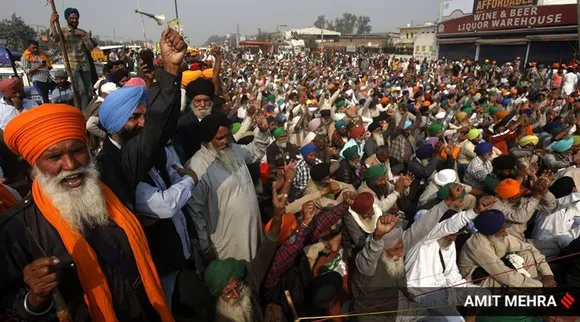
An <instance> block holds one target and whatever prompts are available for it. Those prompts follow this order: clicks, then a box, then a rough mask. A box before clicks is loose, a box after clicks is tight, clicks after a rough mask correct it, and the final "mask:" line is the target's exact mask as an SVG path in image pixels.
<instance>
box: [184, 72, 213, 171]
mask: <svg viewBox="0 0 580 322" xmlns="http://www.w3.org/2000/svg"><path fill="white" fill-rule="evenodd" d="M185 92H186V95H187V99H189V100H191V110H192V112H191V113H188V112H185V113H182V114H181V116H180V117H179V122H178V123H177V129H176V135H175V147H176V150H177V152H178V153H179V160H180V161H181V163H185V162H186V161H187V160H189V159H190V158H191V157H192V156H193V155H194V154H195V153H196V152H197V151H198V150H199V149H200V148H201V143H202V142H201V135H202V133H201V131H202V130H201V121H202V120H203V119H204V118H205V117H206V116H208V115H210V114H211V112H212V108H213V99H214V97H215V87H214V84H213V82H212V81H211V80H210V79H203V78H198V79H196V80H194V81H192V82H190V83H189V84H187V87H186V89H185Z"/></svg>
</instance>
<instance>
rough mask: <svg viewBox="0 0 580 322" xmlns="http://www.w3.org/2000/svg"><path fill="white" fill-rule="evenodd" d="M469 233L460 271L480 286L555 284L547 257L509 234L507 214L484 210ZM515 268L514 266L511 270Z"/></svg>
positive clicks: (462, 254)
mask: <svg viewBox="0 0 580 322" xmlns="http://www.w3.org/2000/svg"><path fill="white" fill-rule="evenodd" d="M473 223H474V225H475V228H476V229H477V230H478V232H477V233H475V234H473V235H471V237H469V239H468V240H467V242H466V243H465V245H463V248H462V249H461V253H460V254H459V257H458V259H459V263H458V267H459V272H460V273H461V276H463V277H464V278H465V279H466V280H476V281H475V283H476V284H479V285H480V286H482V287H502V286H508V287H518V288H519V287H530V288H542V287H555V286H556V282H555V280H554V274H553V273H552V270H551V269H550V265H548V263H547V262H546V258H545V257H544V255H542V254H541V253H540V252H539V251H538V249H537V248H536V247H534V245H532V244H530V243H528V242H527V241H526V240H520V239H518V238H517V237H515V236H513V235H512V234H511V233H509V234H508V231H507V230H506V215H505V214H504V213H503V212H502V211H500V210H497V209H493V207H492V209H490V210H486V211H483V212H481V213H480V214H479V216H477V218H475V219H474V220H473ZM514 268H516V269H514Z"/></svg>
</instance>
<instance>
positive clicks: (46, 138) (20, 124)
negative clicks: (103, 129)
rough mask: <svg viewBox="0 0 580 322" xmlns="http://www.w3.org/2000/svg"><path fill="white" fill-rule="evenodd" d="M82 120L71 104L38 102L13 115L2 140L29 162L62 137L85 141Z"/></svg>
mask: <svg viewBox="0 0 580 322" xmlns="http://www.w3.org/2000/svg"><path fill="white" fill-rule="evenodd" d="M86 122H87V121H86V119H85V117H84V115H83V113H82V112H81V111H80V110H79V109H78V108H75V107H72V106H70V105H66V104H42V105H40V106H38V107H35V108H33V109H31V110H29V111H26V112H23V113H21V114H19V115H18V116H16V117H15V118H14V119H12V121H10V122H9V123H8V125H6V129H5V130H4V141H5V142H6V145H7V146H8V148H10V150H12V151H14V153H16V154H18V155H20V156H21V157H23V158H24V159H25V160H26V161H27V162H28V163H29V164H30V165H34V164H35V163H36V160H38V158H39V157H40V156H41V155H42V153H44V151H46V149H48V148H50V147H51V146H53V145H55V144H57V143H59V142H62V141H65V140H80V141H82V142H83V143H85V144H86V143H87V134H86V131H87V128H86Z"/></svg>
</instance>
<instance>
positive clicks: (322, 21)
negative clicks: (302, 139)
mask: <svg viewBox="0 0 580 322" xmlns="http://www.w3.org/2000/svg"><path fill="white" fill-rule="evenodd" d="M324 25H326V19H325V17H324V15H322V16H318V18H316V21H315V22H314V27H316V28H320V29H324Z"/></svg>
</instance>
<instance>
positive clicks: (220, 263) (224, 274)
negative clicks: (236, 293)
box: [205, 258, 246, 297]
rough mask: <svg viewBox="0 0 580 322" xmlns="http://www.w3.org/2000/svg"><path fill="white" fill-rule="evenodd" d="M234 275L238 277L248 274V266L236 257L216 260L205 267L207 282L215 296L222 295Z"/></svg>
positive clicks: (241, 277)
mask: <svg viewBox="0 0 580 322" xmlns="http://www.w3.org/2000/svg"><path fill="white" fill-rule="evenodd" d="M232 276H234V277H236V278H238V279H243V278H244V277H245V276H246V267H245V266H244V264H242V263H241V262H240V261H238V260H236V259H235V258H227V259H223V260H219V259H218V260H214V261H213V262H211V263H209V265H208V266H207V268H206V269H205V283H206V284H207V287H208V288H209V291H210V293H211V294H213V295H214V296H215V297H219V296H220V294H221V293H222V291H223V290H224V288H225V287H226V286H227V285H228V283H229V281H230V277H232Z"/></svg>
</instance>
